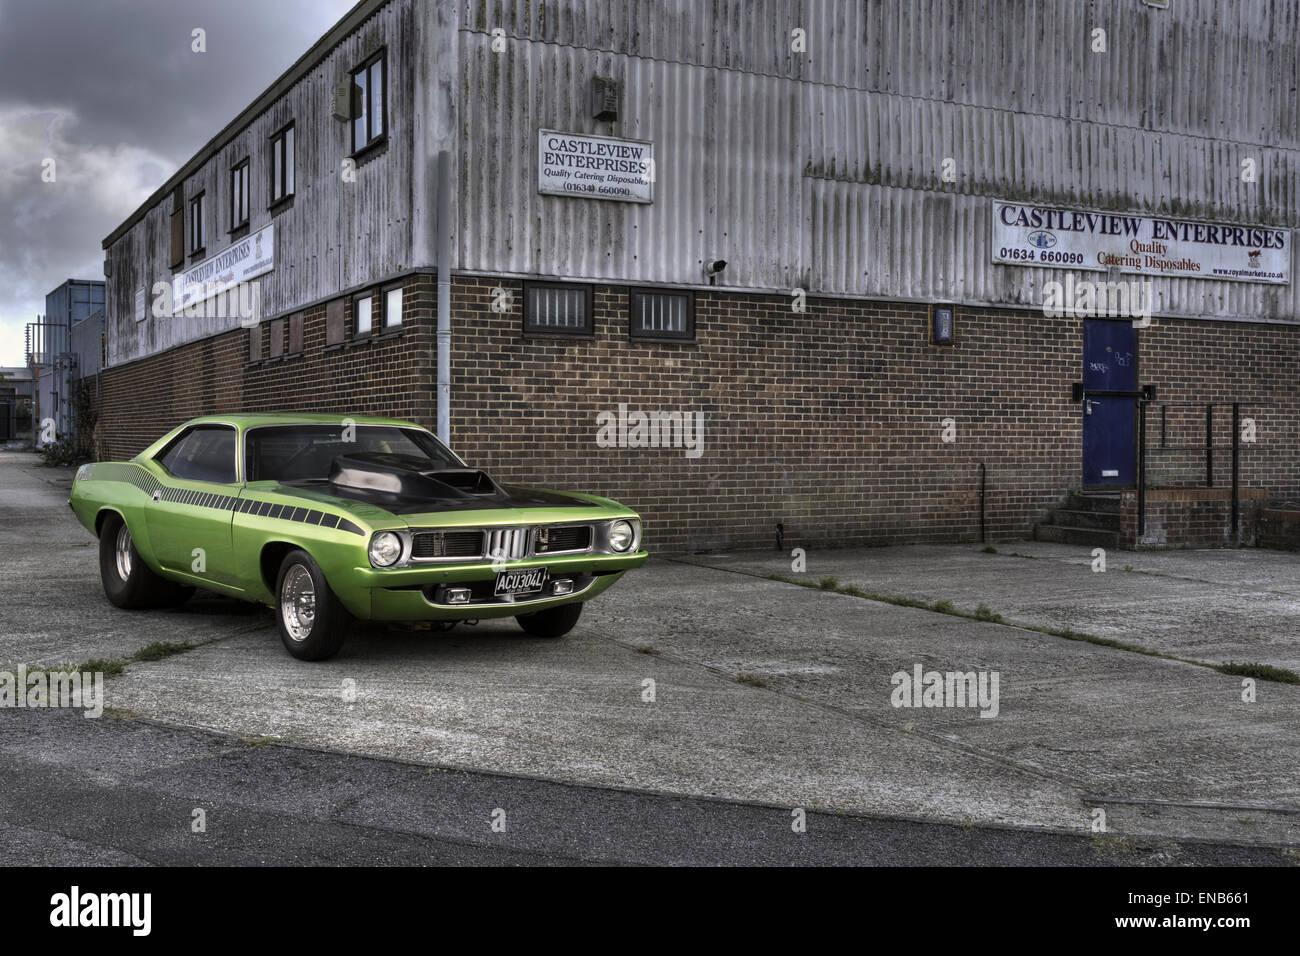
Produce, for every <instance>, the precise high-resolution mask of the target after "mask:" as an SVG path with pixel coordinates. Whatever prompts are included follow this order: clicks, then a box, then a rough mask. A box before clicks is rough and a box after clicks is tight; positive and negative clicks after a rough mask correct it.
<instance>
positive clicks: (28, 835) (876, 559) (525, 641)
mask: <svg viewBox="0 0 1300 956" xmlns="http://www.w3.org/2000/svg"><path fill="white" fill-rule="evenodd" d="M69 479H70V472H68V471H67V470H66V469H46V468H42V467H40V466H39V465H38V464H37V463H36V461H35V458H34V456H30V455H16V454H0V580H2V581H4V582H5V583H6V589H5V594H4V597H3V599H2V600H0V670H8V669H12V668H16V667H18V666H20V665H26V666H32V665H38V664H45V665H60V664H66V665H69V666H76V667H79V666H81V665H83V664H84V663H87V662H91V661H98V662H101V663H100V664H98V665H97V666H96V667H93V668H91V669H100V668H101V667H105V666H109V665H114V663H115V662H116V663H118V664H124V665H125V668H124V670H123V672H122V673H121V674H120V676H116V677H111V678H110V679H109V680H108V681H107V682H106V684H105V687H104V691H105V698H106V699H105V703H106V704H107V705H108V707H109V708H111V710H110V711H109V716H106V717H104V718H103V719H100V720H85V719H84V718H81V717H80V716H78V715H76V714H67V713H62V714H60V713H50V712H29V711H17V710H10V709H8V708H4V707H0V811H2V812H0V862H5V863H9V862H71V863H76V862H89V861H97V862H101V863H112V862H129V861H142V862H158V863H167V862H182V861H183V862H245V861H249V862H259V861H263V860H265V861H266V862H297V861H309V862H343V861H346V862H358V863H362V862H420V861H423V862H436V861H443V862H455V861H461V862H501V863H516V862H522V861H528V862H535V861H558V862H572V861H592V862H602V863H604V862H608V863H654V862H711V863H737V862H756V863H778V862H780V863H811V862H817V863H823V862H852V863H874V864H889V863H913V864H918V863H947V864H967V865H971V864H975V865H978V864H997V863H1033V862H1044V863H1077V864H1097V863H1102V864H1109V863H1120V864H1134V863H1142V864H1179V863H1232V862H1239V863H1243V864H1250V865H1256V864H1259V863H1283V864H1288V865H1294V864H1296V863H1300V850H1298V849H1297V847H1300V774H1297V772H1296V767H1297V765H1298V763H1297V762H1298V757H1297V754H1298V753H1300V750H1298V749H1297V748H1298V747H1300V742H1298V741H1297V737H1296V734H1295V728H1296V727H1297V726H1298V725H1300V724H1298V721H1300V686H1295V685H1290V684H1284V683H1277V682H1270V681H1260V682H1259V686H1258V688H1257V689H1255V690H1253V691H1252V693H1251V694H1250V695H1247V694H1246V693H1245V692H1244V690H1243V680H1242V678H1241V677H1240V676H1239V675H1234V674H1228V673H1222V672H1220V671H1218V670H1215V669H1214V668H1213V667H1212V666H1210V665H1211V663H1213V662H1219V661H1225V660H1227V661H1243V662H1257V663H1266V664H1276V665H1280V666H1288V665H1291V664H1292V663H1293V662H1300V657H1297V656H1296V650H1295V648H1296V646H1297V645H1296V638H1295V630H1294V627H1293V626H1292V622H1293V621H1294V619H1295V614H1296V613H1297V611H1298V610H1300V589H1298V588H1297V587H1296V586H1295V585H1294V583H1293V582H1294V581H1295V580H1296V571H1297V570H1300V555H1292V554H1279V553H1273V552H1264V551H1250V550H1243V551H1234V552H1179V553H1176V554H1169V555H1148V554H1143V555H1122V556H1112V562H1111V570H1110V571H1109V572H1107V573H1094V571H1093V570H1092V569H1091V567H1090V564H1089V563H1090V561H1091V555H1090V553H1089V552H1088V551H1087V550H1080V549H1070V548H1068V547H1066V546H1062V545H1039V544H1034V543H1028V542H1025V543H1016V544H1013V545H1011V546H1003V547H1002V549H1001V553H984V552H982V551H981V550H980V549H979V548H976V547H972V546H969V545H965V546H962V545H956V546H946V547H939V546H932V547H909V548H879V549H855V550H845V551H820V550H814V551H811V552H809V554H808V566H807V569H806V570H805V571H803V572H795V573H796V578H797V579H799V580H800V583H805V584H807V583H811V584H813V585H816V584H817V582H819V581H822V580H823V579H824V578H825V579H828V580H830V582H831V583H832V584H836V583H839V584H842V585H845V586H848V585H852V586H853V587H854V588H855V589H857V591H856V596H855V595H854V594H848V593H837V591H836V589H835V588H834V587H832V588H830V589H829V590H827V589H823V588H819V587H816V586H813V587H806V586H805V587H799V586H796V585H795V584H791V583H783V582H781V581H776V580H771V579H769V578H768V577H767V575H769V574H773V573H781V574H784V575H787V576H788V575H789V574H791V573H792V572H793V569H791V568H790V567H789V566H788V561H787V558H786V557H785V556H783V555H779V554H776V553H772V552H769V553H766V554H760V553H747V554H746V553H741V554H735V555H726V554H713V555H704V556H695V557H684V556H675V557H670V558H656V559H655V560H652V561H651V562H650V563H649V564H647V565H646V567H645V568H643V569H640V570H639V571H638V572H636V574H635V575H629V576H628V577H627V578H626V579H625V580H623V581H620V582H619V585H618V586H617V587H616V588H614V589H612V590H611V592H610V593H609V594H608V595H603V596H602V597H601V599H600V600H598V601H594V602H592V604H591V605H590V606H589V607H587V608H586V609H585V611H584V614H583V618H582V620H581V621H580V622H579V625H578V627H577V628H576V629H575V630H574V632H573V633H572V634H570V635H568V636H567V637H566V638H564V639H562V640H558V641H537V640H535V639H532V638H529V637H527V636H526V635H524V634H523V633H522V632H521V631H520V630H519V628H518V627H517V626H516V625H515V624H514V622H511V621H506V622H483V623H482V624H480V625H479V626H477V627H461V628H457V629H456V630H455V631H453V632H450V633H447V634H418V633H415V634H412V633H405V632H400V631H392V630H388V629H385V628H382V627H374V626H372V627H366V628H358V629H357V632H356V633H355V634H354V635H353V637H352V638H351V639H350V640H349V641H348V643H347V644H346V645H345V647H344V649H343V652H342V653H341V654H340V655H339V657H338V658H336V659H334V660H331V661H328V662H325V663H322V664H307V663H304V662H301V661H296V660H294V659H293V658H291V657H289V656H288V655H287V654H285V653H284V651H283V649H282V648H281V647H280V644H279V640H278V638H277V636H276V634H275V630H274V625H273V623H272V618H271V614H270V612H269V611H266V610H265V609H258V608H255V607H252V606H249V605H243V604H240V603H238V602H235V601H230V600H225V599H219V598H215V597H214V596H212V595H202V594H200V595H198V596H196V598H195V599H194V600H192V601H191V602H189V603H188V604H187V605H186V606H184V607H182V608H179V609H176V610H169V611H156V612H125V611H119V610H117V609H115V608H113V607H111V606H110V605H109V604H108V603H107V602H106V601H105V600H104V598H103V596H102V593H101V590H100V585H99V579H98V572H97V562H96V551H95V547H94V539H93V538H92V537H91V536H90V535H89V534H87V533H86V532H85V530H84V529H82V528H80V527H79V526H78V525H77V524H76V522H75V521H74V520H73V518H72V516H71V514H70V512H69V511H68V508H67V504H66V497H67V488H68V483H69ZM33 556H39V560H33ZM867 593H871V594H880V595H893V596H894V597H893V598H887V599H885V600H868V599H866V598H865V597H863V596H862V595H863V594H867ZM898 597H906V598H908V599H909V600H910V601H912V602H913V604H912V605H909V606H903V605H900V604H899V603H898V602H897V600H896V599H897V598H898ZM917 599H920V600H924V601H927V602H942V601H948V600H950V601H951V602H952V603H951V604H948V605H946V606H947V608H948V612H942V611H940V610H936V608H935V607H917V606H914V605H915V602H916V600H917ZM984 603H987V604H988V605H989V606H990V607H991V608H992V609H993V611H995V612H998V613H1003V614H1005V615H1007V618H1008V620H1007V622H1006V623H997V622H993V621H987V620H972V619H971V617H970V616H969V615H971V614H973V613H974V612H975V610H976V609H977V608H978V606H979V605H980V604H984ZM953 611H956V612H958V614H954V613H951V612H953ZM962 613H964V614H966V615H968V616H965V617H963V616H959V615H960V614H962ZM1020 624H1024V625H1029V626H1031V627H1034V626H1036V627H1042V626H1049V627H1075V628H1080V629H1083V630H1086V631H1087V632H1089V633H1090V634H1095V635H1098V637H1099V638H1105V639H1115V640H1122V641H1124V642H1126V643H1127V644H1130V645H1139V646H1140V648H1144V649H1147V650H1149V651H1150V652H1152V653H1156V652H1158V653H1161V654H1173V655H1175V656H1176V657H1178V658H1180V659H1177V660H1175V659H1169V658H1166V657H1160V656H1152V653H1137V652H1135V650H1133V649H1132V648H1130V649H1124V648H1120V647H1115V646H1104V645H1102V644H1098V643H1089V642H1088V641H1080V640H1070V639H1067V638H1064V637H1061V636H1059V635H1053V634H1050V633H1044V632H1043V631H1041V630H1037V631H1036V630H1030V629H1028V628H1026V627H1022V626H1016V625H1020ZM158 642H183V646H184V645H188V646H189V647H190V648H191V649H189V650H185V651H184V652H183V653H175V654H172V655H171V656H164V657H161V658H160V657H158V656H157V655H154V656H150V655H149V654H145V655H143V656H144V658H145V659H141V652H142V651H145V650H147V649H148V648H150V647H152V646H156V645H157V643H158ZM918 666H923V667H924V668H926V669H933V670H935V671H945V670H947V671H952V670H956V671H961V672H965V671H979V672H981V673H987V672H994V673H997V674H999V675H1000V680H1001V684H1000V686H1001V696H1000V703H999V706H998V710H997V713H996V715H990V716H991V717H993V719H985V718H984V717H982V716H981V714H980V713H979V712H977V711H976V710H975V709H973V708H969V707H960V706H953V707H937V708H936V707H926V708H920V709H917V708H915V707H913V708H904V709H899V708H898V706H897V705H896V704H895V703H894V702H893V700H892V691H893V685H894V681H893V675H895V674H896V673H897V672H899V671H902V672H903V673H904V674H907V673H911V672H912V671H913V669H914V668H916V667H918ZM648 687H651V688H653V691H654V692H653V693H651V694H649V695H647V688H648ZM1248 697H1249V699H1247V698H1248ZM124 717H129V718H131V719H122V718H124ZM182 727H183V728H202V729H201V730H178V729H175V728H182ZM266 737H274V738H277V739H278V740H279V741H280V743H266V742H265V740H264V738H266ZM246 740H256V741H260V742H259V743H257V744H256V745H253V744H250V743H247V742H245V741H246ZM431 768H436V769H431ZM797 807H804V808H807V809H808V811H809V812H808V821H809V826H808V831H807V832H806V833H800V834H796V833H793V832H792V831H791V830H790V823H791V818H790V813H791V809H792V808H797ZM196 808H198V809H205V810H206V811H207V817H208V827H207V831H206V833H203V834H197V833H192V832H191V830H190V829H189V827H190V815H191V813H192V812H193V811H194V810H195V809H196ZM497 808H500V809H502V810H504V811H505V815H506V830H505V831H504V832H503V833H497V832H494V831H493V830H492V829H491V827H490V816H491V811H492V810H494V809H497ZM1099 808H1103V809H1104V810H1105V812H1106V821H1107V832H1106V833H1105V834H1104V835H1102V836H1100V837H1096V838H1094V836H1093V834H1092V832H1091V825H1092V823H1093V820H1094V816H1095V814H1096V811H1097V810H1098V809H1099ZM1279 846H1285V847H1288V848H1289V849H1288V850H1284V851H1280V850H1278V849H1276V847H1279ZM1239 847H1253V849H1239Z"/></svg>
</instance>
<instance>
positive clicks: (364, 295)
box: [352, 289, 383, 342]
mask: <svg viewBox="0 0 1300 956" xmlns="http://www.w3.org/2000/svg"><path fill="white" fill-rule="evenodd" d="M362 299H369V300H370V328H368V329H367V330H366V331H365V332H362V331H361V310H360V309H359V308H357V303H358V302H360V301H361V300H362ZM377 301H379V295H378V293H377V292H376V291H375V290H374V289H365V290H363V291H361V292H357V293H354V294H353V296H352V341H354V342H360V341H363V340H366V339H371V338H373V337H374V336H375V303H376V302H377ZM380 308H381V309H382V308H383V305H382V303H381V304H380Z"/></svg>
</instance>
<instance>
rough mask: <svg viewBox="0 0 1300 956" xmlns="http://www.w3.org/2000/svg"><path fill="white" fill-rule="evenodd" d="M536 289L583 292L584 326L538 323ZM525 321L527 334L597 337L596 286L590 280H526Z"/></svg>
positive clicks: (524, 331) (524, 325) (524, 330)
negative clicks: (534, 317)
mask: <svg viewBox="0 0 1300 956" xmlns="http://www.w3.org/2000/svg"><path fill="white" fill-rule="evenodd" d="M534 289H563V290H564V291H566V292H572V291H574V290H578V291H580V292H582V293H583V300H584V302H583V307H584V309H585V310H586V320H587V321H586V325H585V327H584V328H581V329H578V328H557V327H555V326H551V325H537V324H536V323H535V322H534V321H533V310H532V301H533V297H532V292H533V290H534ZM523 313H524V322H523V334H524V335H525V336H530V337H531V336H546V337H558V338H565V337H568V338H577V339H591V338H595V337H596V295H595V287H594V286H593V285H592V284H591V283H590V282H531V281H526V282H524V307H523Z"/></svg>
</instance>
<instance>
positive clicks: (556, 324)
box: [524, 282, 593, 335]
mask: <svg viewBox="0 0 1300 956" xmlns="http://www.w3.org/2000/svg"><path fill="white" fill-rule="evenodd" d="M591 299H592V296H591V286H589V285H568V284H564V285H560V284H550V283H541V282H529V283H526V284H525V285H524V331H525V332H540V333H547V334H553V335H591V334H592V331H593V325H592V301H591Z"/></svg>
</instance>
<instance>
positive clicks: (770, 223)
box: [457, 0, 1300, 319]
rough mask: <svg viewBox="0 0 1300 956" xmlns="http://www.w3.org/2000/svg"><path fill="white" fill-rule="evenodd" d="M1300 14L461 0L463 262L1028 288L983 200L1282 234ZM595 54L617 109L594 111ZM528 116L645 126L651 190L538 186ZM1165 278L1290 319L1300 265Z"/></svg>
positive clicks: (1168, 308) (940, 289) (1226, 308)
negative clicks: (1284, 282) (1244, 169)
mask: <svg viewBox="0 0 1300 956" xmlns="http://www.w3.org/2000/svg"><path fill="white" fill-rule="evenodd" d="M1298 11H1300V4H1297V3H1296V2H1294V0H1287V2H1280V0H1242V2H1235V0H1234V2H1228V0H1175V2H1174V3H1173V4H1171V6H1170V8H1169V9H1167V10H1159V9H1154V8H1150V7H1147V6H1145V5H1144V4H1142V3H1140V2H1139V0H1095V2H1089V0H1057V2H1051V3H1048V2H1044V0H1003V2H992V0H991V2H985V3H952V2H950V0H917V2H913V3H907V4H898V3H884V2H875V0H871V2H853V0H803V2H776V0H768V2H749V0H747V2H741V0H717V2H712V0H711V2H704V0H699V2H694V0H678V2H657V3H650V2H631V3H620V4H604V3H599V4H598V3H585V2H576V0H575V2H556V0H551V2H546V0H542V2H537V0H495V2H481V0H464V2H462V5H461V44H460V50H461V54H460V55H461V62H462V71H463V83H462V86H461V104H460V108H461V111H462V122H461V130H462V135H463V142H462V143H461V144H460V163H461V169H460V176H459V187H460V194H461V207H460V216H459V223H460V228H459V236H458V239H459V241H458V246H457V248H458V265H459V266H460V267H461V268H463V269H466V270H471V271H485V272H494V271H501V272H508V273H515V274H523V275H543V276H552V275H553V276H563V277H571V278H588V279H611V280H622V279H625V280H628V281H633V282H663V283H682V284H699V283H701V282H703V281H704V280H703V275H702V272H701V261H702V260H703V259H705V258H712V257H715V256H716V257H721V258H725V259H727V260H728V261H729V263H730V265H729V266H728V269H727V271H726V273H725V275H724V278H723V284H725V285H726V286H736V287H744V288H760V289H776V290H786V289H790V288H792V287H793V286H796V285H798V286H802V287H804V288H806V289H808V290H809V291H812V292H822V293H829V294H838V295H850V296H871V297H882V298H904V299H949V300H955V301H961V302H971V303H993V304H1007V305H1026V306H1027V305H1033V304H1035V303H1037V302H1038V301H1040V297H1041V292H1040V290H1041V286H1042V283H1043V282H1045V281H1048V280H1051V279H1057V280H1059V279H1061V278H1062V275H1063V273H1058V272H1056V271H1055V270H1048V269H1031V268H1024V267H1013V266H1003V265H994V264H993V263H992V261H991V249H990V248H989V241H990V239H989V237H990V221H989V219H990V215H991V210H990V202H991V200H992V199H1007V200H1024V201H1033V202H1037V203H1045V204H1046V203H1057V204H1063V205H1068V206H1072V207H1081V208H1096V209H1103V210H1126V211H1130V212H1136V213H1146V214H1157V213H1166V214H1170V215H1175V216H1180V217H1186V218H1197V219H1207V220H1213V221H1232V222H1238V223H1244V224H1261V225H1272V226H1277V227H1284V228H1296V227H1297V226H1300V204H1298V203H1297V199H1296V197H1297V187H1300V152H1298V151H1297V140H1296V135H1297V134H1296V123H1295V116H1296V108H1297V99H1296V95H1297V94H1296V87H1297V85H1300V84H1298V82H1297V81H1298V79H1300V75H1298V73H1297V54H1296V50H1295V43H1294V41H1295V37H1296V36H1297V28H1298V25H1300V12H1298ZM795 27H801V28H803V29H805V30H806V31H807V35H808V40H807V44H808V52H807V54H806V55H802V56H801V55H798V54H794V53H792V52H791V51H790V31H791V30H792V29H794V28H795ZM1094 27H1101V28H1103V29H1105V30H1106V42H1107V52H1105V53H1094V52H1092V50H1091V31H1092V30H1093V28H1094ZM494 28H500V29H502V30H504V31H505V33H506V36H507V39H508V44H507V50H506V51H505V52H503V53H494V52H492V50H491V48H490V44H491V39H492V36H491V30H493V29H494ZM595 73H599V74H601V75H606V76H613V77H615V78H617V79H619V80H620V81H621V82H622V83H623V84H624V99H623V110H624V113H623V116H622V118H621V119H620V120H619V121H618V122H616V123H612V124H611V123H599V122H596V121H594V120H592V119H590V117H589V114H588V113H587V112H586V102H585V96H586V84H587V82H588V81H589V79H590V77H591V76H592V75H593V74H595ZM539 128H555V129H562V130H566V131H569V132H578V133H594V134H601V135H617V136H625V137H628V138H632V139H645V140H651V141H653V142H654V144H655V158H656V162H657V164H658V170H657V172H658V182H657V183H656V186H655V202H654V204H653V205H652V206H634V205H630V204H621V203H612V202H602V201H599V200H589V199H573V198H565V197H550V196H540V195H538V194H537V191H536V160H535V150H536V135H537V130H538V129H539ZM945 157H952V158H953V159H954V160H955V161H956V163H957V173H958V180H957V182H955V183H944V182H942V180H941V178H940V171H941V164H942V161H943V159H944V158H945ZM1246 157H1253V158H1254V159H1255V160H1256V161H1257V164H1258V181H1257V182H1255V183H1244V182H1242V180H1241V177H1240V168H1241V167H1240V162H1241V160H1242V159H1243V158H1246ZM1293 257H1294V253H1293ZM1154 288H1155V291H1156V295H1157V301H1158V302H1159V303H1160V310H1161V311H1162V312H1164V313H1167V314H1177V315H1204V316H1234V317H1243V318H1275V319H1278V318H1280V319H1294V318H1296V316H1297V298H1296V291H1295V285H1294V284H1292V285H1291V286H1263V285H1256V284H1253V283H1247V282H1213V281H1207V280H1199V279H1178V278H1166V279H1156V280H1154Z"/></svg>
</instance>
